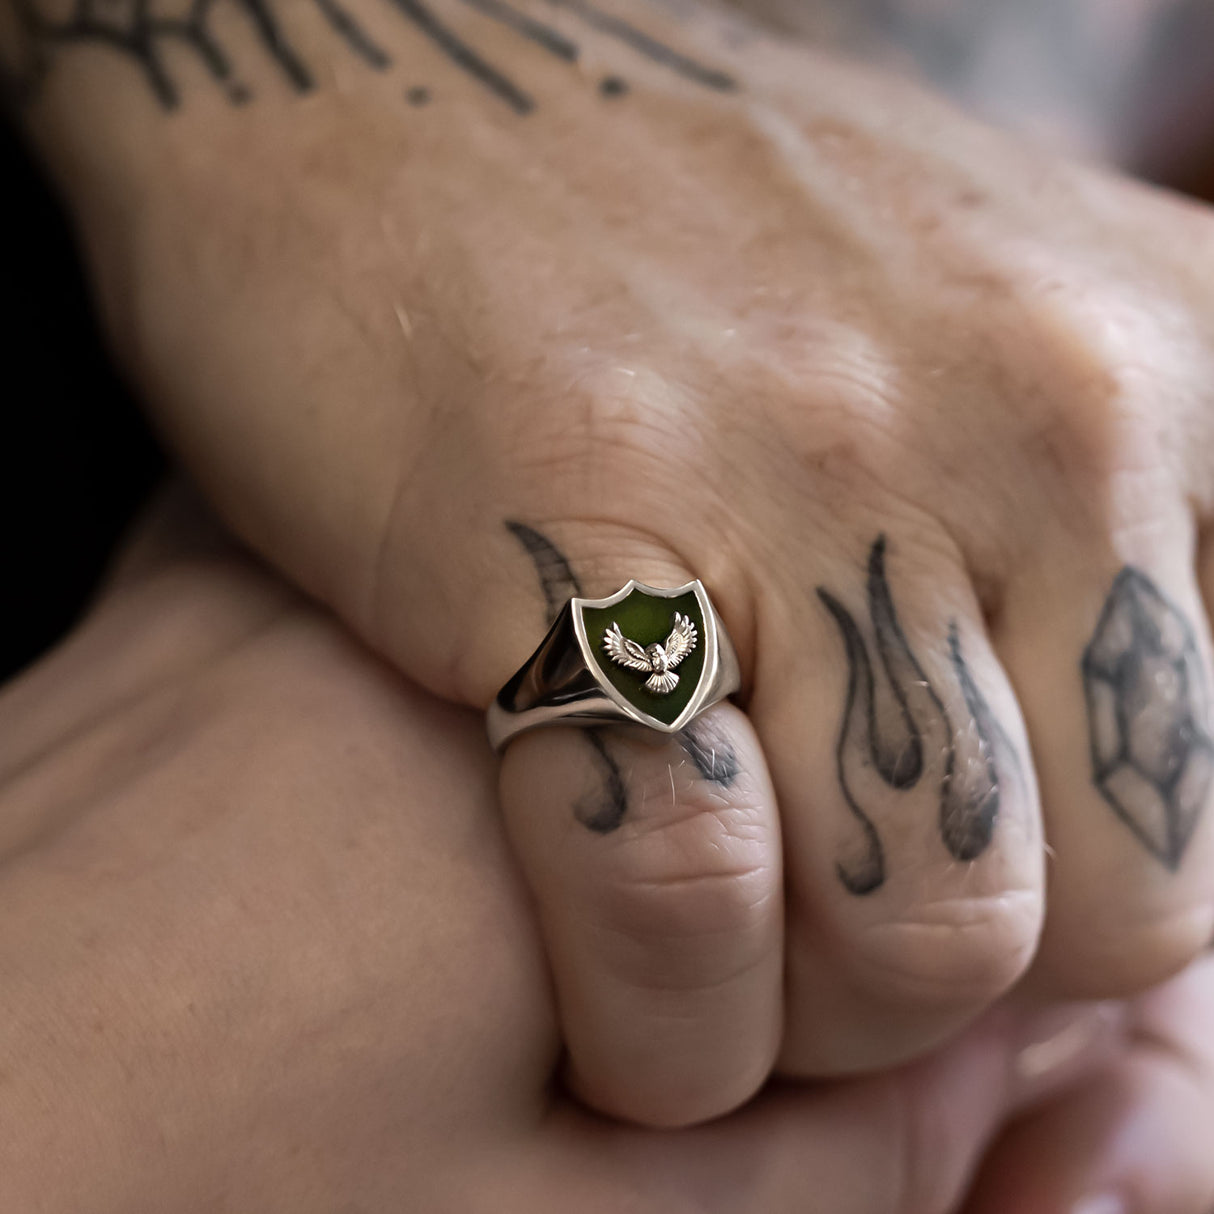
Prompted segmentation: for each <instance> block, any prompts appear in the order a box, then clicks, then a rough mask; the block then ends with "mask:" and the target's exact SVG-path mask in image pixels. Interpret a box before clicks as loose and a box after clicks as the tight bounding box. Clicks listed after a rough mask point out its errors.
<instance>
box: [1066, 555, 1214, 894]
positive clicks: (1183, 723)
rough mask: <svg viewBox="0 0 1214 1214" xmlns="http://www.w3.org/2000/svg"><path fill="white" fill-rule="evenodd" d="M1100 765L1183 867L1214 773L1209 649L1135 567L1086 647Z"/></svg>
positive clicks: (1110, 794) (1118, 807) (1142, 836)
mask: <svg viewBox="0 0 1214 1214" xmlns="http://www.w3.org/2000/svg"><path fill="white" fill-rule="evenodd" d="M1082 670H1083V688H1084V695H1085V698H1086V701H1087V712H1088V729H1089V736H1090V741H1091V753H1092V772H1093V779H1094V781H1095V784H1096V788H1097V789H1098V790H1099V792H1100V795H1101V796H1102V797H1103V798H1104V799H1105V801H1107V802H1108V804H1109V805H1110V806H1111V807H1112V809H1113V812H1114V813H1116V815H1117V816H1118V817H1119V818H1120V819H1121V820H1122V822H1124V823H1125V825H1126V826H1128V827H1129V828H1130V830H1131V831H1133V833H1134V835H1135V836H1136V837H1137V839H1138V841H1139V842H1140V843H1141V844H1142V845H1143V846H1144V847H1145V848H1146V849H1147V851H1149V852H1150V853H1151V854H1152V855H1153V856H1154V857H1155V858H1156V859H1157V860H1159V861H1160V862H1161V863H1163V864H1164V865H1165V866H1166V867H1168V868H1169V869H1171V870H1173V871H1175V870H1177V869H1178V868H1179V867H1180V864H1181V861H1182V860H1183V858H1184V853H1185V850H1186V848H1187V847H1188V844H1189V840H1190V839H1191V838H1192V836H1193V831H1194V829H1195V828H1196V826H1197V822H1198V819H1199V818H1200V816H1201V813H1202V810H1203V809H1204V808H1205V804H1206V801H1207V799H1208V796H1209V792H1210V782H1211V778H1212V777H1214V739H1211V736H1210V732H1209V724H1208V722H1209V704H1208V699H1207V691H1206V685H1205V678H1204V676H1203V673H1202V661H1201V656H1200V654H1199V653H1198V650H1197V643H1196V641H1195V640H1194V637H1193V630H1192V628H1191V627H1190V626H1189V623H1188V621H1187V620H1186V619H1185V617H1184V615H1183V614H1182V613H1181V611H1180V610H1179V608H1177V607H1176V606H1175V605H1174V604H1173V603H1171V602H1169V601H1168V600H1167V599H1166V598H1165V597H1164V595H1163V594H1162V593H1161V592H1160V590H1159V588H1158V587H1157V586H1156V585H1155V584H1154V583H1153V582H1152V581H1151V579H1150V578H1148V577H1147V576H1146V574H1145V573H1143V572H1142V571H1141V570H1139V569H1135V568H1133V567H1131V566H1128V565H1127V566H1126V567H1125V568H1124V569H1122V571H1121V572H1120V573H1119V574H1118V575H1117V578H1116V580H1115V581H1114V583H1113V588H1112V590H1111V591H1110V592H1109V596H1108V598H1107V599H1106V600H1105V604H1104V608H1103V610H1102V611H1101V615H1100V620H1099V622H1098V623H1097V625H1096V630H1095V632H1094V633H1093V635H1092V639H1091V641H1090V642H1089V643H1088V647H1087V649H1085V650H1084V654H1083V662H1082Z"/></svg>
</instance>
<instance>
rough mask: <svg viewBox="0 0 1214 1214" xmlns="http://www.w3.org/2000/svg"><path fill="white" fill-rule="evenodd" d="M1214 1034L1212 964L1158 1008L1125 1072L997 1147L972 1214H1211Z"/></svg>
mask: <svg viewBox="0 0 1214 1214" xmlns="http://www.w3.org/2000/svg"><path fill="white" fill-rule="evenodd" d="M1212 1024H1214V962H1211V961H1205V962H1202V963H1200V964H1199V965H1197V966H1195V967H1193V968H1192V969H1190V970H1189V971H1187V972H1186V973H1185V974H1184V975H1183V976H1182V977H1181V978H1179V979H1177V980H1175V981H1174V982H1173V983H1171V984H1170V986H1169V987H1168V988H1167V989H1165V990H1164V991H1161V992H1159V994H1157V995H1155V996H1153V997H1152V998H1151V1000H1150V1002H1149V1003H1148V1005H1147V1008H1146V1011H1145V1014H1144V1017H1143V1019H1142V1021H1141V1022H1140V1024H1139V1027H1138V1031H1137V1038H1136V1041H1135V1042H1134V1043H1133V1044H1132V1045H1131V1046H1130V1048H1129V1051H1128V1052H1127V1053H1126V1054H1124V1055H1123V1056H1122V1057H1121V1058H1120V1059H1119V1060H1118V1061H1117V1062H1116V1063H1114V1064H1112V1065H1110V1066H1108V1067H1107V1068H1106V1069H1104V1070H1103V1071H1102V1072H1101V1073H1100V1074H1099V1076H1097V1077H1095V1078H1093V1079H1091V1080H1089V1081H1087V1082H1086V1083H1084V1084H1083V1085H1081V1086H1080V1087H1079V1088H1078V1089H1077V1090H1075V1091H1074V1092H1073V1093H1071V1094H1068V1095H1066V1096H1063V1097H1061V1098H1058V1099H1056V1100H1054V1101H1053V1102H1051V1103H1050V1104H1048V1105H1046V1106H1045V1107H1043V1108H1041V1109H1039V1110H1038V1111H1037V1112H1036V1113H1035V1114H1032V1115H1030V1116H1029V1117H1027V1118H1025V1119H1024V1120H1022V1121H1021V1122H1019V1123H1018V1124H1017V1125H1016V1126H1015V1127H1014V1128H1013V1129H1011V1130H1010V1131H1009V1132H1008V1133H1007V1134H1006V1135H1005V1136H1004V1137H1003V1138H1002V1139H1001V1140H1000V1141H999V1142H998V1143H997V1144H996V1146H995V1147H994V1149H993V1150H992V1152H991V1154H990V1156H989V1158H988V1159H987V1160H986V1161H985V1163H984V1165H983V1168H982V1170H981V1172H980V1174H979V1177H978V1180H977V1182H976V1184H975V1188H974V1192H973V1195H972V1198H971V1200H970V1202H969V1204H968V1205H967V1206H966V1212H967V1214H1210V1211H1211V1210H1214V1156H1211V1152H1210V1143H1211V1142H1214V1036H1212V1035H1211V1031H1210V1026H1211V1025H1212Z"/></svg>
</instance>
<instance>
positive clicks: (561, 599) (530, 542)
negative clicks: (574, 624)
mask: <svg viewBox="0 0 1214 1214" xmlns="http://www.w3.org/2000/svg"><path fill="white" fill-rule="evenodd" d="M506 528H507V530H508V531H509V532H510V534H511V535H513V536H514V538H515V539H516V540H518V542H519V543H520V544H522V546H523V547H524V548H525V549H526V550H527V555H528V556H529V557H530V558H531V560H532V562H533V563H534V565H535V572H536V575H537V576H538V577H539V579H540V589H541V590H542V591H543V592H544V606H545V608H546V610H547V613H548V625H549V627H551V626H552V624H553V623H555V621H556V617H557V616H558V615H559V614H560V611H561V608H562V607H564V605H565V604H566V602H568V600H569V599H571V598H573V597H574V595H580V594H581V593H582V584H581V582H579V581H578V579H577V574H575V573H574V572H573V570H572V569H571V568H570V566H569V562H568V560H566V559H565V555H564V553H563V552H561V550H560V549H559V548H558V547H557V546H556V545H555V544H554V543H553V542H552V541H551V540H550V539H549V538H548V537H547V536H546V535H541V534H540V532H538V531H536V530H535V528H534V527H528V526H527V524H526V523H516V522H514V521H513V520H512V519H508V520H507V521H506Z"/></svg>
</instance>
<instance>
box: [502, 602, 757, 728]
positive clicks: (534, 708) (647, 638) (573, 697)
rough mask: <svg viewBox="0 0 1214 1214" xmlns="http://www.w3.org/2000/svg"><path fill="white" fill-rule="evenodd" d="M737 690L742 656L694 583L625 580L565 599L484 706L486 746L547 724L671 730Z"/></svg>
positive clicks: (679, 726) (689, 720) (680, 726)
mask: <svg viewBox="0 0 1214 1214" xmlns="http://www.w3.org/2000/svg"><path fill="white" fill-rule="evenodd" d="M740 685H741V679H740V676H739V673H738V659H737V656H736V655H735V653H734V648H733V645H732V644H731V643H730V640H729V636H728V634H727V633H726V631H725V627H724V625H723V624H722V623H721V620H720V617H719V616H718V615H717V613H716V610H715V609H714V608H713V605H712V603H711V601H710V600H709V598H708V591H706V590H705V589H704V586H703V584H702V583H701V582H700V581H699V580H696V581H692V582H688V583H687V584H686V585H685V586H677V587H675V588H674V589H673V590H661V589H659V588H657V587H655V586H646V585H644V584H643V583H641V582H637V581H635V580H634V581H630V582H628V584H627V585H626V586H624V588H623V589H622V590H619V591H617V592H616V593H615V594H613V595H611V596H610V597H609V598H605V599H583V598H571V599H570V600H569V601H568V602H567V603H566V604H565V606H564V607H563V608H562V609H561V612H560V614H559V615H558V616H557V617H556V620H555V622H554V623H553V625H552V627H551V628H550V629H549V630H548V635H547V636H546V637H545V638H544V639H543V641H541V642H540V646H539V648H538V649H537V650H536V651H535V652H534V653H533V654H532V655H531V657H530V658H529V659H528V660H527V661H526V662H525V663H524V664H523V665H522V667H520V669H519V671H518V673H517V674H516V675H515V676H514V677H513V678H512V679H511V680H510V681H509V682H508V683H507V684H506V685H505V686H504V687H503V688H502V689H501V691H499V692H498V694H497V698H496V699H495V700H494V701H493V703H492V704H491V705H490V706H489V714H488V728H489V741H490V742H491V743H492V744H493V747H494V749H495V750H498V751H500V750H502V749H504V748H505V746H506V744H507V743H508V742H509V741H510V739H511V738H513V737H514V736H515V735H516V734H520V733H522V732H523V731H524V730H528V729H538V728H540V727H542V726H545V725H603V724H613V723H621V722H632V723H634V724H637V725H646V726H648V727H649V728H650V729H656V730H658V731H660V732H662V733H677V732H678V731H679V730H680V729H683V728H684V727H685V726H686V725H688V724H689V723H690V722H691V721H693V720H694V719H695V718H696V717H697V716H699V715H700V713H702V712H703V711H704V710H705V709H706V708H709V707H711V706H712V705H713V704H716V703H718V702H719V701H721V700H723V699H725V697H726V696H729V695H732V694H733V693H734V692H735V691H737V690H738V688H739V686H740Z"/></svg>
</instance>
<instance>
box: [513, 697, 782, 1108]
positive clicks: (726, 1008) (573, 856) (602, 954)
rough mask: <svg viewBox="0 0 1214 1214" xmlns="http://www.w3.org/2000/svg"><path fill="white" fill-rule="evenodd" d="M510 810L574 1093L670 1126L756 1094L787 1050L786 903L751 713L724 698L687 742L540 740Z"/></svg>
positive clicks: (626, 737)
mask: <svg viewBox="0 0 1214 1214" xmlns="http://www.w3.org/2000/svg"><path fill="white" fill-rule="evenodd" d="M501 802H502V810H503V813H504V815H505V821H506V826H507V830H508V833H509V836H510V839H511V842H512V844H513V846H514V849H515V853H516V855H517V856H518V858H519V861H520V863H521V865H522V868H523V871H524V874H525V875H526V877H527V879H528V881H529V884H530V886H531V889H532V891H533V893H534V896H535V900H536V905H537V907H538V910H539V917H540V924H541V930H542V933H543V937H544V940H545V943H546V945H547V950H548V956H549V959H550V962H551V965H552V969H553V975H554V980H555V984H556V991H557V1002H558V1006H559V1009H560V1015H561V1023H562V1028H563V1032H564V1036H565V1041H566V1045H567V1048H568V1052H569V1079H570V1082H571V1085H572V1086H573V1087H574V1089H575V1090H576V1091H577V1092H578V1093H579V1095H580V1096H581V1097H582V1098H583V1099H584V1100H585V1101H586V1102H587V1103H588V1104H589V1105H591V1107H593V1108H597V1109H600V1110H602V1111H604V1112H607V1113H610V1114H613V1115H614V1116H617V1117H622V1118H626V1119H629V1120H634V1121H639V1122H643V1123H646V1124H651V1125H662V1126H672V1125H682V1124H688V1123H690V1122H694V1121H702V1120H705V1119H707V1118H709V1117H713V1116H717V1115H719V1114H722V1113H725V1112H727V1111H729V1110H730V1109H732V1108H734V1107H735V1106H736V1105H739V1104H741V1103H742V1102H744V1101H745V1100H747V1099H748V1098H749V1097H750V1096H751V1095H752V1094H753V1093H754V1092H755V1091H756V1090H757V1088H758V1087H759V1086H760V1085H761V1084H762V1083H763V1081H764V1080H765V1079H766V1077H767V1074H768V1072H769V1070H770V1068H771V1064H772V1060H773V1058H774V1056H775V1053H776V1049H777V1046H778V1042H779V1035H780V1026H781V1002H782V966H783V950H782V937H783V902H782V897H781V893H782V891H781V863H780V833H779V825H778V819H777V815H776V806H775V797H774V794H773V793H772V789H771V785H770V782H769V780H768V778H767V774H766V769H765V765H764V762H763V757H762V754H761V752H760V749H759V745H758V741H757V739H756V737H755V735H754V731H753V730H752V729H751V727H750V724H749V722H748V721H747V719H746V717H745V716H744V715H743V714H742V713H741V712H740V711H739V710H738V709H737V708H735V707H733V706H732V705H730V704H719V705H717V706H716V707H715V708H712V709H710V710H709V711H708V712H706V713H705V714H704V715H703V716H701V717H699V718H698V719H697V720H695V721H694V722H693V723H692V724H691V725H690V726H689V727H688V728H687V729H685V730H684V731H683V732H682V733H681V734H678V735H674V736H670V735H663V734H657V733H654V732H652V731H648V730H643V729H639V728H624V727H618V728H596V729H593V730H583V729H551V730H544V731H537V732H534V733H531V734H525V735H523V736H521V737H519V738H517V739H515V741H514V742H513V743H512V744H511V745H510V747H509V749H508V750H507V752H506V754H505V757H504V759H503V763H502V773H501Z"/></svg>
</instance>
